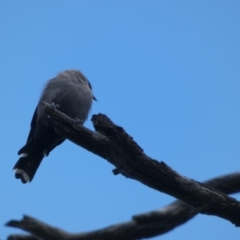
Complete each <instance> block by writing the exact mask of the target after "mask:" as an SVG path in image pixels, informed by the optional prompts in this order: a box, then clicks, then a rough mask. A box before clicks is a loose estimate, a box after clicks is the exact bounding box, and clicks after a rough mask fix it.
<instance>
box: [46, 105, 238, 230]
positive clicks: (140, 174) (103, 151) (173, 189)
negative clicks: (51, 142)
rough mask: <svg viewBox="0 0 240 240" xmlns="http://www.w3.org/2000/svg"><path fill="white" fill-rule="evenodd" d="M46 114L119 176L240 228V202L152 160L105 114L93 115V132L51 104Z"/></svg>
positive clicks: (67, 135)
mask: <svg viewBox="0 0 240 240" xmlns="http://www.w3.org/2000/svg"><path fill="white" fill-rule="evenodd" d="M45 111H46V112H47V113H48V114H49V116H50V117H51V119H52V121H53V122H54V123H55V125H56V131H57V132H58V133H59V134H62V135H63V136H65V137H66V138H68V139H69V140H71V141H72V142H74V143H76V144H77V145H79V146H81V147H83V148H85V149H87V150H89V151H91V152H93V153H95V154H97V155H99V156H100V157H102V158H104V159H106V160H107V161H108V162H110V163H111V164H113V165H114V166H115V167H116V168H117V170H114V171H115V174H116V173H121V174H122V175H124V176H126V177H128V178H132V179H135V180H137V181H139V182H141V183H143V184H145V185H147V186H149V187H151V188H153V189H156V190H158V191H160V192H164V193H166V194H169V195H171V196H173V197H175V198H177V199H180V200H182V201H184V202H186V203H188V204H190V205H192V206H193V207H195V209H194V211H197V212H199V213H203V214H209V215H214V216H218V217H221V218H224V219H226V220H229V221H230V222H232V223H233V224H235V225H236V226H240V218H239V216H240V202H238V201H236V200H235V199H233V198H230V197H228V196H227V195H225V194H223V193H222V192H220V191H217V190H215V189H214V188H212V187H210V186H208V185H206V184H202V183H199V182H197V181H194V180H191V179H188V178H187V177H184V176H181V175H180V174H178V173H177V172H175V171H173V170H172V169H171V168H170V167H169V166H168V165H167V164H165V163H164V162H162V161H161V162H158V161H156V160H154V159H151V158H150V157H148V156H147V155H146V154H145V153H144V151H143V149H142V148H141V147H139V146H138V145H137V143H136V142H135V141H134V140H133V138H132V137H130V136H129V135H128V134H127V133H126V132H125V131H124V129H123V128H122V127H120V126H117V125H115V124H114V123H113V122H112V121H111V120H110V119H109V118H108V117H107V116H105V115H103V114H98V115H93V117H92V122H93V125H94V128H95V130H96V131H97V132H93V131H91V130H89V129H87V128H85V127H84V126H82V125H79V124H78V123H77V122H76V121H75V120H73V119H71V118H69V117H68V116H66V115H65V114H63V113H62V112H60V111H58V110H57V109H55V108H54V107H53V106H51V105H49V104H45Z"/></svg>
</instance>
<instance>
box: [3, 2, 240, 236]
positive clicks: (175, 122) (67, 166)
mask: <svg viewBox="0 0 240 240" xmlns="http://www.w3.org/2000/svg"><path fill="white" fill-rule="evenodd" d="M0 9H1V10H0V11H1V14H0V39H1V40H0V41H1V44H0V52H1V54H0V63H1V72H0V79H1V88H0V100H1V101H0V102H1V112H2V114H1V119H2V124H1V138H0V140H1V149H2V150H1V151H0V158H1V167H0V173H1V183H0V189H1V197H0V199H1V206H0V212H1V214H0V238H1V239H5V238H6V236H7V235H9V234H10V233H17V232H20V230H17V229H12V228H7V227H4V226H3V225H4V223H6V222H7V221H8V220H10V219H20V218H22V215H23V214H27V215H30V216H33V217H36V218H38V219H40V220H43V221H45V222H47V223H49V224H52V225H54V226H58V227H60V228H63V229H65V230H66V231H70V232H81V231H88V230H95V229H99V228H102V227H105V226H109V225H111V224H114V223H119V222H123V221H127V220H129V219H130V218H131V216H132V215H134V214H139V213H143V212H147V211H151V210H154V209H158V208H161V207H163V206H165V205H166V204H168V203H170V202H171V201H172V200H173V198H172V197H170V196H167V195H165V194H163V193H160V192H157V191H155V190H153V189H150V188H148V187H146V186H144V185H142V184H140V183H138V182H137V181H133V180H130V179H126V178H124V177H123V176H114V175H113V174H112V172H111V170H112V169H113V168H114V167H113V166H111V165H110V164H109V163H107V162H106V161H105V160H103V159H101V158H100V157H98V156H96V155H94V154H92V153H91V152H88V151H86V150H85V149H82V148H80V147H78V146H76V145H74V144H73V143H71V142H69V141H66V142H65V143H64V144H62V145H61V146H59V147H57V148H56V149H55V150H54V151H53V152H51V154H50V155H49V156H48V157H47V158H45V159H44V161H43V163H42V164H41V166H40V168H39V170H38V172H37V174H36V176H35V178H34V180H33V182H32V183H30V184H27V185H22V184H21V183H20V182H19V181H17V180H16V179H15V178H14V173H13V172H12V167H13V165H14V164H15V162H16V161H17V159H18V157H17V151H18V150H19V149H20V148H21V147H22V146H23V145H24V143H25V141H26V138H27V135H28V131H29V128H30V121H31V118H32V114H33V112H34V109H35V106H36V104H37V101H38V99H39V96H40V93H41V90H42V87H43V85H44V83H45V82H46V81H47V80H48V79H50V78H52V77H54V76H55V75H56V74H57V73H58V72H60V71H62V70H65V69H72V68H77V69H80V70H81V71H82V72H83V73H84V74H85V75H86V76H87V77H88V78H89V80H90V82H91V84H92V86H93V91H94V95H95V96H96V97H97V99H98V102H94V105H93V107H92V111H91V114H90V117H89V119H90V118H91V115H92V114H96V113H99V112H100V113H104V114H106V115H107V116H108V117H110V118H111V119H112V121H114V122H115V123H116V124H118V125H120V126H122V127H123V128H124V129H125V130H126V131H127V132H128V133H129V134H130V135H131V136H133V137H134V139H135V140H136V141H137V142H138V144H139V145H140V146H141V147H142V148H143V149H144V151H145V152H146V153H147V154H148V155H149V156H150V157H152V158H154V159H157V160H159V161H160V160H163V161H164V162H166V163H167V164H168V165H170V166H171V167H172V168H173V169H174V170H176V171H178V172H179V173H180V174H182V175H184V176H187V177H189V178H192V179H195V180H198V181H203V180H207V179H209V178H212V177H215V176H220V175H223V174H227V173H231V172H236V171H238V170H239V166H240V148H239V145H240V137H239V136H240V125H239V122H240V111H239V104H240V95H239V92H240V70H239V69H240V68H239V66H240V44H239V43H240V28H239V26H240V15H239V12H240V2H239V1H235V0H230V1H221V0H219V1H209V0H206V1H205V0H203V1H192V0H191V1H190V0H185V1H179V0H175V1H174V0H173V1H160V0H158V1H157V0H156V1H153V0H151V1H143V0H135V1H133V0H132V1H129V0H121V1H119V0H118V1H117V0H116V1H110V0H108V1H105V0H101V1H98V0H92V1H86V0H85V1H0ZM89 119H88V121H87V122H86V126H87V127H89V128H91V129H93V127H92V124H91V122H90V121H89ZM234 197H236V198H237V199H239V198H240V194H236V195H234ZM239 232H240V229H239V228H235V227H234V226H233V225H232V224H231V223H229V222H227V221H226V220H223V219H219V218H217V217H213V216H205V215H199V216H197V217H195V218H194V219H193V220H192V221H190V222H188V223H187V224H185V225H183V226H181V227H179V228H176V229H175V230H174V231H171V232H170V233H168V234H165V235H164V236H162V237H161V239H164V240H171V239H179V240H181V239H195V240H202V239H205V240H210V239H218V240H225V239H231V240H235V239H239ZM154 239H160V237H156V238H154Z"/></svg>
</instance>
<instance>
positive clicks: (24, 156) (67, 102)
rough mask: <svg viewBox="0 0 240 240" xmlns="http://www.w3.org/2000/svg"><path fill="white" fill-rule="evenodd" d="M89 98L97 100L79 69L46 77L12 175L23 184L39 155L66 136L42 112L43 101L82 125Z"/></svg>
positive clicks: (40, 158)
mask: <svg viewBox="0 0 240 240" xmlns="http://www.w3.org/2000/svg"><path fill="white" fill-rule="evenodd" d="M93 100H95V101H97V99H96V98H95V97H94V95H93V93H92V86H91V84H90V82H89V81H88V79H87V78H86V77H85V76H84V75H83V73H82V72H80V71H79V70H75V69H74V70H66V71H63V72H60V73H59V74H57V75H56V77H54V78H52V79H50V80H49V81H48V82H47V83H46V85H45V87H44V89H43V91H42V94H41V96H40V99H39V102H38V104H37V107H36V109H35V111H34V114H33V117H32V121H31V125H30V132H29V134H28V137H27V141H26V144H25V145H24V146H23V147H22V148H21V149H20V150H19V151H18V155H19V159H18V161H17V162H16V164H15V165H14V167H13V170H15V178H17V179H20V180H21V181H22V183H24V184H25V183H28V182H31V181H32V180H33V178H34V176H35V174H36V172H37V169H38V167H39V166H40V164H41V162H42V160H43V158H44V157H46V156H48V155H49V153H50V152H51V151H52V150H53V149H54V148H55V147H56V146H58V145H60V144H61V143H63V142H64V141H65V139H66V138H64V137H63V136H60V135H59V134H57V133H56V131H55V127H54V125H53V123H52V121H51V118H50V117H49V116H48V114H47V113H46V112H45V111H44V104H43V102H45V103H49V104H53V105H54V106H55V107H56V108H57V109H58V110H60V111H61V112H63V113H65V114H66V115H68V116H69V117H71V118H74V119H76V120H77V121H78V122H79V123H80V124H83V123H84V121H85V120H86V119H87V117H88V114H89V111H90V109H91V106H92V101H93Z"/></svg>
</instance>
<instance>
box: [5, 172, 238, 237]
mask: <svg viewBox="0 0 240 240" xmlns="http://www.w3.org/2000/svg"><path fill="white" fill-rule="evenodd" d="M205 184H207V185H209V186H211V187H214V188H216V189H218V190H220V191H223V192H224V193H226V194H232V193H237V192H239V191H240V172H238V173H234V174H229V175H226V176H222V177H218V178H215V179H212V180H209V181H207V182H205ZM192 209H193V207H191V206H190V205H188V204H186V203H184V202H182V201H179V200H178V201H174V202H173V203H171V204H169V205H167V206H165V207H164V208H162V209H159V210H156V211H152V212H148V213H144V214H139V215H136V216H133V218H132V220H131V221H128V222H124V223H119V224H116V225H112V226H109V227H106V228H103V229H100V230H95V231H91V232H86V233H79V234H70V233H66V232H65V231H62V230H59V229H57V228H54V227H51V226H49V225H47V224H46V223H43V222H41V221H39V220H37V219H34V218H31V217H28V216H24V218H23V219H22V220H20V221H18V220H11V221H9V222H8V223H7V224H6V226H11V227H17V228H20V229H22V230H25V231H27V232H29V233H31V234H33V235H30V236H29V235H22V234H21V235H17V234H15V235H11V236H9V238H8V240H39V239H53V240H54V239H59V240H61V239H68V240H90V239H98V240H120V239H143V238H150V237H154V236H158V235H161V234H164V233H166V232H169V231H171V230H173V229H174V228H176V227H178V226H180V225H182V224H184V223H185V222H187V221H188V220H190V219H192V218H193V217H194V216H195V215H196V214H197V213H196V212H192ZM24 237H25V238H24ZM39 237H41V238H39Z"/></svg>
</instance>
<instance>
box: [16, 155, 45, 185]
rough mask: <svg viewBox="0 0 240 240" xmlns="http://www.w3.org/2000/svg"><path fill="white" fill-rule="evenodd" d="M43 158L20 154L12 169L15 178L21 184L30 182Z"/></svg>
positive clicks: (41, 156)
mask: <svg viewBox="0 0 240 240" xmlns="http://www.w3.org/2000/svg"><path fill="white" fill-rule="evenodd" d="M43 157H44V156H43V154H37V155H36V154H35V155H33V154H29V155H28V154H26V153H22V154H21V155H20V158H19V159H18V161H17V163H16V164H15V166H14V167H13V169H14V170H15V177H16V178H18V179H21V181H22V183H27V182H31V181H32V179H33V177H34V175H35V173H36V171H37V169H38V167H39V165H40V163H41V161H42V159H43Z"/></svg>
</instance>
